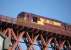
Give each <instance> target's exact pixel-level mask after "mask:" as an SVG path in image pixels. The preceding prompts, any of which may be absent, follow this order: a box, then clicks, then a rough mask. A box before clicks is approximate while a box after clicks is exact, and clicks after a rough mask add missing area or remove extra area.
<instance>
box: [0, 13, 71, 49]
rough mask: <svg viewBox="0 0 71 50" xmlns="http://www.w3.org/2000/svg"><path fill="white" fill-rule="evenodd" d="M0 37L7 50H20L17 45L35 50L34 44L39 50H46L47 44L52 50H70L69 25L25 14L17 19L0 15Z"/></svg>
mask: <svg viewBox="0 0 71 50" xmlns="http://www.w3.org/2000/svg"><path fill="white" fill-rule="evenodd" d="M0 36H2V37H3V38H4V43H3V45H4V46H3V49H8V50H16V49H17V48H18V50H22V49H21V47H19V43H25V44H26V46H27V50H37V49H35V48H34V47H33V46H34V45H36V44H35V42H38V46H39V47H40V49H41V50H48V48H49V44H50V45H51V47H52V48H53V49H54V50H62V49H64V50H65V49H66V50H71V40H70V39H71V25H69V24H66V23H63V22H61V21H58V20H54V19H50V18H45V17H43V16H39V15H35V14H32V13H27V12H21V13H19V14H18V16H17V18H11V17H8V16H2V15H0ZM21 39H23V41H24V42H21ZM23 50H24V49H23Z"/></svg>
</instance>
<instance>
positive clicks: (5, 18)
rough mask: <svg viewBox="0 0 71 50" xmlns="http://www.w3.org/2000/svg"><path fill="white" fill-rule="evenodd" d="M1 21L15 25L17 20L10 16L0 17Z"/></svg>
mask: <svg viewBox="0 0 71 50" xmlns="http://www.w3.org/2000/svg"><path fill="white" fill-rule="evenodd" d="M0 21H3V22H8V23H13V24H15V23H16V18H11V17H8V16H0Z"/></svg>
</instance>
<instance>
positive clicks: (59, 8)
mask: <svg viewBox="0 0 71 50" xmlns="http://www.w3.org/2000/svg"><path fill="white" fill-rule="evenodd" d="M22 11H25V12H30V13H34V14H37V15H41V16H44V17H47V18H52V19H57V20H60V21H63V22H65V23H68V24H71V0H0V15H5V16H10V17H13V18H16V16H17V15H18V14H19V13H20V12H22Z"/></svg>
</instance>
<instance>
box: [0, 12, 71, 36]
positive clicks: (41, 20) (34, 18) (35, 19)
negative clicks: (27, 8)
mask: <svg viewBox="0 0 71 50" xmlns="http://www.w3.org/2000/svg"><path fill="white" fill-rule="evenodd" d="M0 21H2V22H7V23H12V24H16V25H20V26H23V27H24V26H25V27H28V28H34V29H39V30H44V31H47V32H52V33H56V34H60V35H65V36H70V37H71V25H70V24H67V23H64V22H61V21H58V20H55V19H50V18H47V17H44V16H40V15H36V14H33V13H28V12H20V13H19V14H18V15H17V18H11V17H8V16H2V15H0Z"/></svg>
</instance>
